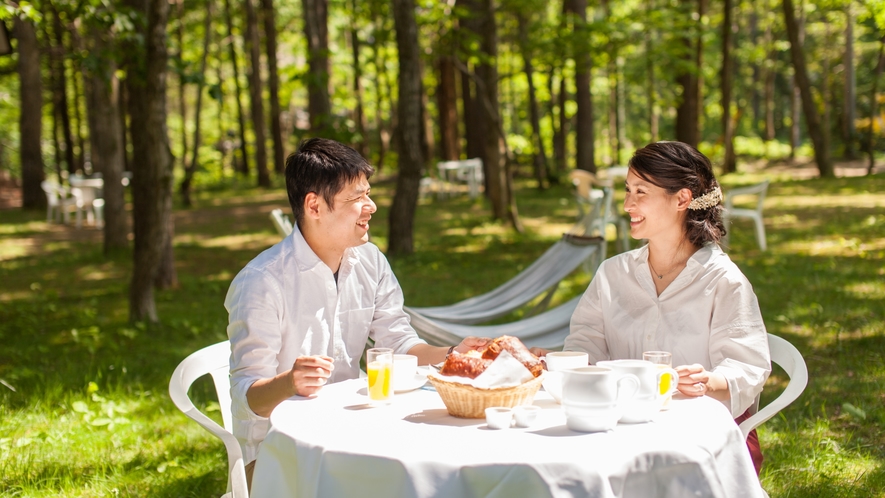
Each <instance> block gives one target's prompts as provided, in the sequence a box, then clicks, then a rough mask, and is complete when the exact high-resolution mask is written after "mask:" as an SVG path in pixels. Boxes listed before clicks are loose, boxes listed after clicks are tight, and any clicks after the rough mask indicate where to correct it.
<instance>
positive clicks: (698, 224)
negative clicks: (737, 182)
mask: <svg viewBox="0 0 885 498" xmlns="http://www.w3.org/2000/svg"><path fill="white" fill-rule="evenodd" d="M628 166H629V167H630V169H631V170H633V172H634V173H636V174H637V175H638V176H639V177H641V178H642V179H643V180H645V181H647V182H649V183H651V184H653V185H656V186H658V187H661V188H662V189H664V190H666V191H667V193H668V194H670V195H673V194H675V193H676V192H679V191H680V190H682V189H684V188H687V189H689V190H691V197H692V199H697V198H698V197H700V196H702V195H704V194H706V193H708V192H710V191H711V190H713V189H714V188H719V182H717V181H716V177H715V176H714V175H713V166H712V165H711V164H710V160H709V159H707V156H705V155H703V154H701V153H700V151H698V150H697V149H695V148H694V147H692V146H691V145H688V144H685V143H682V142H656V143H652V144H648V145H646V146H645V147H643V148H641V149H639V150H637V151H636V152H634V153H633V157H632V158H630V163H629V164H628ZM685 235H686V237H687V238H688V240H689V242H691V243H692V244H694V245H695V246H697V247H700V246H703V245H704V244H707V243H708V242H715V243H717V244H718V243H719V241H720V240H722V237H724V236H725V225H724V224H723V223H722V203H721V202H720V203H718V204H716V205H715V206H712V207H708V208H705V209H688V210H687V213H686V216H685Z"/></svg>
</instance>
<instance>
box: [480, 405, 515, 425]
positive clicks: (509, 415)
mask: <svg viewBox="0 0 885 498" xmlns="http://www.w3.org/2000/svg"><path fill="white" fill-rule="evenodd" d="M485 412H486V425H488V426H489V429H509V428H510V424H512V423H513V410H512V409H511V408H506V407H502V406H493V407H490V408H486V410H485Z"/></svg>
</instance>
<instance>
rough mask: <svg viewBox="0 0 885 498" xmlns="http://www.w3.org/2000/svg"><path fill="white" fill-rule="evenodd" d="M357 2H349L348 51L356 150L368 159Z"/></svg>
mask: <svg viewBox="0 0 885 498" xmlns="http://www.w3.org/2000/svg"><path fill="white" fill-rule="evenodd" d="M357 8H358V4H357V0H351V2H350V9H351V15H353V20H352V21H351V27H350V49H351V52H352V54H353V93H354V96H355V97H356V108H355V109H354V116H353V120H354V122H355V123H356V132H357V135H358V136H359V139H358V140H357V142H356V144H355V145H356V150H357V151H358V152H359V153H360V155H362V156H363V157H369V144H368V140H367V137H366V113H365V111H364V110H363V81H362V80H363V66H362V63H361V62H360V47H361V43H360V34H359V30H358V29H357V27H358V26H357V23H356V17H357Z"/></svg>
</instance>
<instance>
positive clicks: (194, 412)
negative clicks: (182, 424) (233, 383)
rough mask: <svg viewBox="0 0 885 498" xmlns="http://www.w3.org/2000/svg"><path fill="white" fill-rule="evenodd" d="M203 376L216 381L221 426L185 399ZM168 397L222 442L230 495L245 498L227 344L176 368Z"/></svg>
mask: <svg viewBox="0 0 885 498" xmlns="http://www.w3.org/2000/svg"><path fill="white" fill-rule="evenodd" d="M204 375H211V376H212V380H213V381H214V382H215V393H216V395H217V396H218V406H219V407H220V409H221V419H222V423H223V424H224V427H222V426H220V425H218V423H217V422H215V421H214V420H212V419H211V418H209V417H207V416H206V415H205V414H204V413H203V412H201V411H199V410H198V409H197V407H196V406H194V404H193V402H192V401H191V399H190V397H188V394H187V393H188V390H189V389H190V386H191V385H192V384H193V383H194V381H195V380H197V379H198V378H200V377H202V376H204ZM169 396H170V397H171V398H172V402H173V403H175V406H176V407H178V409H179V410H181V411H182V412H183V413H184V414H185V415H187V416H188V417H190V418H191V419H193V420H194V421H196V422H197V423H198V424H200V425H201V426H203V428H204V429H206V430H207V431H209V432H211V433H212V434H214V435H215V436H216V437H218V438H219V439H221V441H222V442H223V443H224V447H225V450H227V460H228V483H227V485H228V491H229V493H230V496H231V497H232V498H248V496H249V492H248V490H247V487H246V471H245V466H244V463H243V452H242V449H241V448H240V443H239V442H238V441H237V438H235V437H234V435H233V433H232V432H231V427H232V420H231V400H230V341H224V342H219V343H218V344H213V345H211V346H207V347H205V348H203V349H201V350H199V351H197V352H195V353H192V354H191V355H190V356H188V357H187V358H185V359H184V360H183V361H182V362H181V363H180V364H179V365H178V367H176V368H175V371H174V372H173V373H172V378H171V379H170V380H169Z"/></svg>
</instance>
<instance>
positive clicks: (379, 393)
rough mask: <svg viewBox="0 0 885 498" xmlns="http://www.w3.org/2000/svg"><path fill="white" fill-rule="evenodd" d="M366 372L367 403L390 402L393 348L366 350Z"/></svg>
mask: <svg viewBox="0 0 885 498" xmlns="http://www.w3.org/2000/svg"><path fill="white" fill-rule="evenodd" d="M366 373H367V374H368V377H369V404H370V405H386V404H388V403H390V402H391V401H392V399H393V349H391V348H371V349H369V350H367V351H366Z"/></svg>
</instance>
